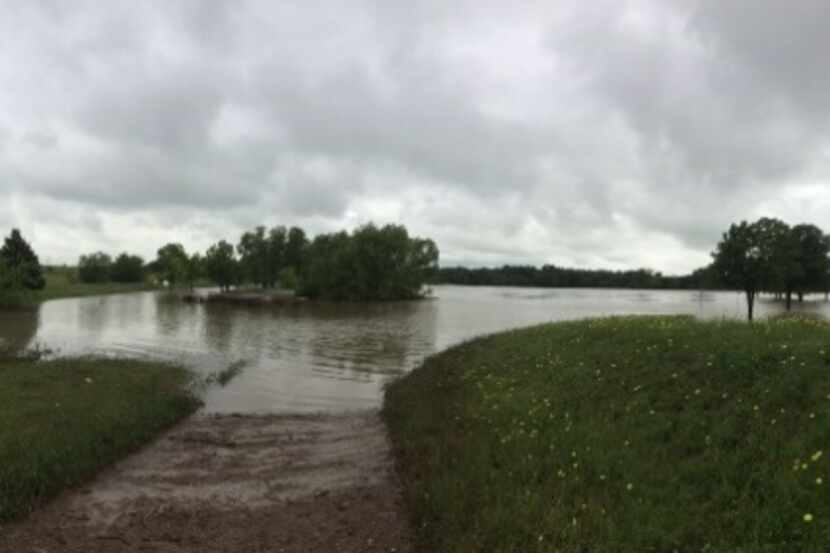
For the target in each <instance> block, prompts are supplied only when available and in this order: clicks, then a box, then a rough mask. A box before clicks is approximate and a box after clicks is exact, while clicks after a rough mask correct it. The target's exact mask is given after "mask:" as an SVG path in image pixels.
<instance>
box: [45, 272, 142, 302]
mask: <svg viewBox="0 0 830 553" xmlns="http://www.w3.org/2000/svg"><path fill="white" fill-rule="evenodd" d="M44 276H45V277H46V287H45V288H44V289H43V290H41V291H39V292H37V293H36V294H35V295H34V296H33V298H34V300H35V301H47V300H55V299H60V298H77V297H84V296H103V295H108V294H123V293H127V292H142V291H145V290H156V289H157V287H156V286H153V285H151V284H148V283H146V282H138V283H132V284H121V283H118V282H103V283H99V284H85V283H83V282H78V281H77V279H76V278H75V276H74V272H73V270H71V269H63V268H53V269H51V270H49V271H46V272H45V273H44Z"/></svg>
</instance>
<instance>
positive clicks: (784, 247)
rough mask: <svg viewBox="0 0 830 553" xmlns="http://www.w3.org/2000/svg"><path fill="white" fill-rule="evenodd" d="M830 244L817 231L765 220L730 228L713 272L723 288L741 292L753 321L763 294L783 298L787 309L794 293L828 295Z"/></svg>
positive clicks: (818, 230)
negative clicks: (758, 301)
mask: <svg viewBox="0 0 830 553" xmlns="http://www.w3.org/2000/svg"><path fill="white" fill-rule="evenodd" d="M829 250H830V242H828V238H827V237H826V236H825V235H824V233H823V232H822V231H821V229H819V228H818V227H816V226H815V225H808V224H801V225H796V226H795V227H790V226H789V225H787V224H786V223H785V222H783V221H781V220H779V219H773V218H769V217H762V218H761V219H758V220H757V221H755V222H754V223H748V222H746V221H742V222H740V223H738V224H732V225H731V226H730V227H729V229H728V230H727V231H726V232H725V233H724V234H723V238H722V239H721V241H720V242H719V243H718V245H717V247H716V249H715V251H714V252H713V253H712V257H713V259H714V263H713V266H714V270H715V272H716V274H717V276H718V278H719V280H720V282H722V283H723V284H725V285H726V286H728V287H732V288H736V289H739V290H743V291H744V293H745V294H746V300H747V316H748V318H749V320H752V319H753V315H754V307H755V298H756V296H757V294H758V293H759V292H773V293H778V294H782V295H783V296H784V298H785V301H786V305H787V309H789V308H790V304H791V298H792V294H793V293H797V294H798V295H799V297H803V295H804V294H805V293H807V292H811V291H818V290H825V291H826V290H827V286H828V274H827V271H828V259H827V255H828V251H829Z"/></svg>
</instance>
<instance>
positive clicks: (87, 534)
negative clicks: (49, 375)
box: [0, 413, 410, 553]
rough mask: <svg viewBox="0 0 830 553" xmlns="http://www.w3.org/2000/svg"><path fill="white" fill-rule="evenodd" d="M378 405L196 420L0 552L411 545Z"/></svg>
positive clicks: (0, 537) (10, 539) (386, 548)
mask: <svg viewBox="0 0 830 553" xmlns="http://www.w3.org/2000/svg"><path fill="white" fill-rule="evenodd" d="M408 537H409V534H408V530H407V526H406V519H405V517H404V516H403V513H402V507H401V503H400V496H399V491H398V487H397V485H396V484H395V482H394V476H393V472H392V466H391V460H390V453H389V446H388V442H387V440H386V434H385V429H384V427H383V424H382V422H381V421H380V420H379V418H378V416H377V414H376V413H361V414H356V415H342V416H262V417H247V416H243V417H235V416H221V417H196V418H193V419H191V420H189V421H187V422H185V423H183V424H182V425H180V426H179V427H177V428H175V429H174V430H172V431H170V432H168V433H167V434H165V435H164V436H162V437H161V438H160V439H159V440H158V441H156V442H155V443H154V444H152V445H150V446H148V447H147V448H146V449H144V450H143V451H141V452H139V453H138V454H136V455H134V456H132V457H130V458H129V459H127V460H125V461H124V462H122V463H120V464H118V465H116V466H115V467H113V468H112V469H110V470H109V471H107V472H105V473H104V474H102V475H101V476H100V477H99V478H97V479H96V480H95V481H93V482H92V483H91V484H89V485H88V486H86V487H84V488H82V489H79V490H75V491H73V492H71V493H68V494H66V495H65V496H64V497H61V498H59V499H58V500H57V501H55V502H53V503H52V504H50V505H49V506H47V507H46V508H44V509H42V510H41V511H39V512H37V513H35V514H34V515H32V516H31V517H29V518H28V519H27V520H25V521H23V522H21V523H18V524H14V525H10V526H6V527H4V528H0V552H3V553H5V552H15V553H22V552H32V553H47V552H48V553H51V552H58V551H69V552H81V551H83V552H89V553H97V552H104V551H113V552H114V551H142V552H149V551H165V552H167V551H170V552H182V553H185V552H196V551H199V552H214V551H217V552H218V551H228V552H230V551H233V552H239V553H248V552H252V553H253V552H280V553H281V552H286V553H288V552H304V553H305V552H311V551H314V552H320V553H328V552H337V553H340V552H343V553H347V552H358V551H360V552H381V551H383V552H392V551H396V552H408V551H410V547H409V546H408V543H409V540H408Z"/></svg>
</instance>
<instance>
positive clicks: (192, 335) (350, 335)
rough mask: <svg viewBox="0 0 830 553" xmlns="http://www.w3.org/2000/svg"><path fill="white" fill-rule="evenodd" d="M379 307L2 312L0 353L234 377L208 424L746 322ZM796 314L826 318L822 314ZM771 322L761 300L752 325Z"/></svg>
mask: <svg viewBox="0 0 830 553" xmlns="http://www.w3.org/2000/svg"><path fill="white" fill-rule="evenodd" d="M433 295H434V297H433V298H432V299H429V300H424V301H416V302H395V303H384V304H368V305H367V304H328V303H312V302H309V303H304V304H299V305H285V306H258V307H248V306H230V305H217V304H189V303H184V302H182V301H179V300H178V299H176V298H173V297H170V296H168V295H166V294H164V293H158V292H146V293H136V294H123V295H115V296H104V297H93V298H78V299H64V300H54V301H49V302H46V303H44V304H43V305H41V306H40V307H39V308H38V310H37V311H11V312H9V311H5V312H3V311H0V345H3V344H4V343H5V345H6V347H8V346H9V345H11V346H12V347H14V348H18V349H23V348H32V347H39V348H47V349H50V350H53V351H54V352H55V355H85V354H95V355H112V356H130V357H139V358H148V359H161V360H167V361H173V362H177V363H181V364H184V365H185V366H187V367H190V368H192V369H193V370H195V371H197V372H199V373H201V374H204V375H209V374H212V373H216V372H218V371H221V370H222V369H225V368H226V367H228V366H229V365H231V364H234V363H244V370H243V371H242V372H241V373H240V374H239V375H238V376H237V377H236V378H234V379H233V380H232V381H231V383H230V384H228V386H227V387H225V388H221V387H213V388H210V389H209V390H208V391H207V392H206V397H205V404H206V405H205V410H206V411H207V412H212V413H229V412H239V413H285V412H338V411H344V410H353V409H363V408H367V407H376V406H378V405H379V404H380V401H381V397H382V391H383V385H384V383H385V382H386V381H387V380H388V379H390V378H393V377H395V376H397V375H400V374H402V373H404V372H406V371H408V370H411V369H412V368H414V367H416V366H417V365H418V364H419V363H420V362H421V361H422V360H423V359H424V358H425V357H426V356H428V355H430V354H432V353H435V352H438V351H440V350H442V349H445V348H446V347H448V346H450V345H453V344H456V343H459V342H461V341H463V340H466V339H469V338H472V337H475V336H479V335H482V334H489V333H492V332H497V331H500V330H505V329H509V328H516V327H521V326H527V325H531V324H536V323H543V322H548V321H559V320H567V319H580V318H585V317H593V316H601V315H617V314H691V315H695V316H697V317H701V318H722V317H737V318H740V317H745V309H746V308H745V302H744V299H743V296H742V295H741V294H738V293H731V292H698V291H653V290H607V289H605V290H597V289H537V288H509V287H503V288H490V287H465V286H437V287H435V288H434V294H433ZM796 307H797V308H798V309H799V310H802V311H806V312H810V313H816V314H818V315H820V316H824V315H830V303H825V302H823V301H819V299H818V298H816V300H815V301H809V302H806V303H804V304H803V305H800V306H796ZM780 311H781V306H780V304H778V303H773V302H771V301H765V300H760V301H759V303H758V305H757V308H756V313H757V316H758V317H759V318H761V317H764V316H768V315H772V314H776V313H778V312H780Z"/></svg>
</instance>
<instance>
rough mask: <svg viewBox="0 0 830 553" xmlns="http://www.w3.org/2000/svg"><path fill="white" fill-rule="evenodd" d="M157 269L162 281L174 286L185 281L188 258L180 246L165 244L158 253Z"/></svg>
mask: <svg viewBox="0 0 830 553" xmlns="http://www.w3.org/2000/svg"><path fill="white" fill-rule="evenodd" d="M156 261H157V262H158V268H159V271H160V274H161V278H162V280H165V281H167V283H168V284H169V285H170V286H176V285H177V284H180V283H182V282H183V281H184V280H186V276H187V267H188V263H189V262H190V258H189V257H188V255H187V252H185V250H184V246H182V245H181V244H172V243H171V244H167V245H166V246H164V247H162V248H161V249H159V251H158V259H157V260H156Z"/></svg>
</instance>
